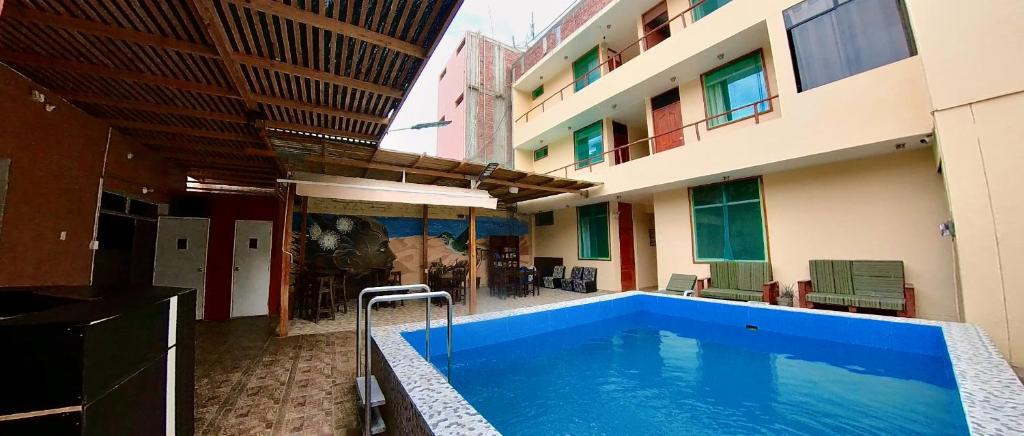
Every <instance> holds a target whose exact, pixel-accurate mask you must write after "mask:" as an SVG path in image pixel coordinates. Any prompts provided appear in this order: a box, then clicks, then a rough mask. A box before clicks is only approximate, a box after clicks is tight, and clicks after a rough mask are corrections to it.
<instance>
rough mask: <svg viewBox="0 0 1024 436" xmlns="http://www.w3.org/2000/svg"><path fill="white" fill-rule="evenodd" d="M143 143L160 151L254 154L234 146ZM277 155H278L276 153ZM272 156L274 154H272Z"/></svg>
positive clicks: (144, 141)
mask: <svg viewBox="0 0 1024 436" xmlns="http://www.w3.org/2000/svg"><path fill="white" fill-rule="evenodd" d="M139 142H141V143H142V144H143V145H148V146H150V147H156V148H157V149H158V150H159V151H165V150H174V151H180V152H195V151H198V152H206V153H227V154H237V155H242V156H254V155H253V154H250V153H249V151H248V150H250V149H248V148H232V147H210V146H206V145H186V144H166V143H163V142H159V141H147V140H139ZM275 156H276V155H275ZM271 157H272V156H271Z"/></svg>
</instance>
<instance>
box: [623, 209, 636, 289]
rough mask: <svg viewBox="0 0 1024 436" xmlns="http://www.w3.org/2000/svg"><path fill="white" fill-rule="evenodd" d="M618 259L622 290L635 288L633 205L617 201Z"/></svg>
mask: <svg viewBox="0 0 1024 436" xmlns="http://www.w3.org/2000/svg"><path fill="white" fill-rule="evenodd" d="M619 259H621V260H622V290H623V291H632V290H636V253H635V252H634V251H633V205H632V204H629V203H619Z"/></svg>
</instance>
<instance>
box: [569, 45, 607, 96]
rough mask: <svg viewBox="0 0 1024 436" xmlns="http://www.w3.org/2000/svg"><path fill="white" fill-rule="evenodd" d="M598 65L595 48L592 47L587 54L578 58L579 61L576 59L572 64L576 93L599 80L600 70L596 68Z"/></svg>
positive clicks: (598, 59)
mask: <svg viewBox="0 0 1024 436" xmlns="http://www.w3.org/2000/svg"><path fill="white" fill-rule="evenodd" d="M600 63H601V61H600V56H598V55H597V47H594V48H593V49H592V50H590V51H588V52H587V54H585V55H583V56H580V58H579V59H576V62H573V63H572V76H573V78H574V79H575V80H576V81H575V82H574V87H575V89H576V92H579V91H580V90H581V89H583V88H586V87H587V86H589V85H590V84H591V83H594V82H596V81H597V79H600V78H601V69H600V68H598V67H597V66H598V65H600Z"/></svg>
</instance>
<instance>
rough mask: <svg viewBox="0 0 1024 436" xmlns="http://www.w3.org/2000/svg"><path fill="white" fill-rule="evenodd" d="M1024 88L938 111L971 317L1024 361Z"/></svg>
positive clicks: (963, 289)
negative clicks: (1023, 192) (1023, 120)
mask: <svg viewBox="0 0 1024 436" xmlns="http://www.w3.org/2000/svg"><path fill="white" fill-rule="evenodd" d="M1022 109H1024V93H1017V94H1013V95H1010V96H1007V97H1002V98H996V99H991V100H986V101H983V102H978V103H974V104H970V105H967V106H961V107H957V108H953V109H948V110H943V111H938V112H936V113H935V120H936V135H937V138H938V141H937V142H938V144H939V149H940V152H941V155H942V168H943V172H944V175H945V180H946V187H947V190H948V195H949V205H950V209H951V210H952V212H953V221H954V224H955V226H956V234H957V238H956V245H957V254H958V261H959V262H958V266H959V276H960V287H961V293H962V298H963V306H964V315H965V319H966V320H967V321H968V322H973V323H977V324H979V325H981V326H982V327H984V328H985V330H986V331H987V332H988V333H989V334H990V335H991V336H992V338H993V340H995V342H996V344H997V345H999V346H1000V349H1002V350H1003V352H1004V353H1006V354H1007V356H1008V357H1009V359H1010V360H1011V362H1012V363H1014V364H1015V365H1018V366H1022V365H1024V269H1022V268H1021V265H1024V234H1022V233H1021V232H1020V229H1019V227H1018V226H1019V225H1020V223H1022V222H1024V200H1022V196H1021V192H1020V186H1021V181H1020V177H1019V173H1020V164H1021V162H1024V148H1022V147H1021V146H1020V144H1021V138H1024V124H1021V122H1020V117H1021V115H1024V110H1022Z"/></svg>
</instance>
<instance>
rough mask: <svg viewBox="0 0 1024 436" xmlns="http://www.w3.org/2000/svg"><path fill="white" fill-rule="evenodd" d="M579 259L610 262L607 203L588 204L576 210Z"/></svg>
mask: <svg viewBox="0 0 1024 436" xmlns="http://www.w3.org/2000/svg"><path fill="white" fill-rule="evenodd" d="M576 217H577V222H578V225H579V226H578V233H579V245H580V259H589V260H610V259H611V255H610V254H609V253H610V252H611V248H610V247H611V244H610V243H609V241H610V238H609V236H608V203H598V204H590V205H586V206H579V207H577V208H576Z"/></svg>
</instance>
